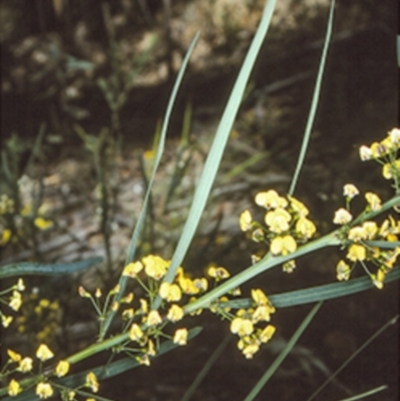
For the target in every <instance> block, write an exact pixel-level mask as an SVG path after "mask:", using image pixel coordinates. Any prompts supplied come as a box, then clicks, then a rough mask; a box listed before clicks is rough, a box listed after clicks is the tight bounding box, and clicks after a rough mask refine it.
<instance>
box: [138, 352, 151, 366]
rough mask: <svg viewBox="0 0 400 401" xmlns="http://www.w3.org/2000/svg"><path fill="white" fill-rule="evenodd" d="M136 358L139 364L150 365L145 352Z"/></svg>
mask: <svg viewBox="0 0 400 401" xmlns="http://www.w3.org/2000/svg"><path fill="white" fill-rule="evenodd" d="M136 360H137V361H138V362H139V363H140V364H141V365H145V366H150V358H149V356H148V355H147V354H144V355H141V356H138V357H136Z"/></svg>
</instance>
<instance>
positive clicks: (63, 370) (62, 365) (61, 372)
mask: <svg viewBox="0 0 400 401" xmlns="http://www.w3.org/2000/svg"><path fill="white" fill-rule="evenodd" d="M68 371H69V362H68V361H60V362H58V364H57V366H56V376H57V377H63V376H65V375H66V374H67V373H68Z"/></svg>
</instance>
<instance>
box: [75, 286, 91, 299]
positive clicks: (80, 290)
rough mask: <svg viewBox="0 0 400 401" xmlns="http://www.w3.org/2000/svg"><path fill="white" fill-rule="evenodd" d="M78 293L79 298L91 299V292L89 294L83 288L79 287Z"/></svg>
mask: <svg viewBox="0 0 400 401" xmlns="http://www.w3.org/2000/svg"><path fill="white" fill-rule="evenodd" d="M78 293H79V296H80V297H82V298H90V297H91V295H90V292H87V291H86V290H85V289H84V288H83V287H82V286H79V288H78Z"/></svg>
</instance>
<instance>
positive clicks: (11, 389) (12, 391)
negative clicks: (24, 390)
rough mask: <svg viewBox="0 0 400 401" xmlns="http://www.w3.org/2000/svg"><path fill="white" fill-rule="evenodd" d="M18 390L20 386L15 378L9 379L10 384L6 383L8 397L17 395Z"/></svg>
mask: <svg viewBox="0 0 400 401" xmlns="http://www.w3.org/2000/svg"><path fill="white" fill-rule="evenodd" d="M20 391H21V386H20V385H19V383H18V382H17V381H16V380H14V379H12V380H11V381H10V384H9V385H8V395H9V396H10V397H15V396H16V395H18V393H19V392H20Z"/></svg>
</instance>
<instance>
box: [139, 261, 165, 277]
mask: <svg viewBox="0 0 400 401" xmlns="http://www.w3.org/2000/svg"><path fill="white" fill-rule="evenodd" d="M142 262H143V264H144V266H145V268H144V271H145V272H146V274H147V276H149V277H152V278H154V279H155V280H160V279H162V278H163V277H164V276H165V274H166V273H167V269H168V266H169V262H167V261H166V260H164V259H162V258H161V257H159V256H156V255H148V256H145V257H144V258H143V259H142Z"/></svg>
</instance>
